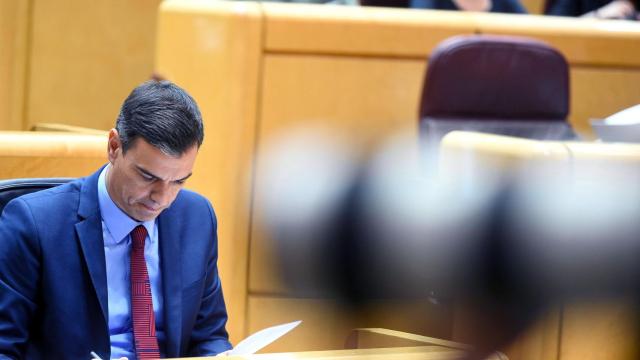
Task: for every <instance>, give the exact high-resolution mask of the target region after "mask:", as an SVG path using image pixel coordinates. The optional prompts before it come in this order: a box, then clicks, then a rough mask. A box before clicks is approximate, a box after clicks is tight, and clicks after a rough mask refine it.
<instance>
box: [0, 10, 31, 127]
mask: <svg viewBox="0 0 640 360" xmlns="http://www.w3.org/2000/svg"><path fill="white" fill-rule="evenodd" d="M31 3H32V1H30V0H24V1H15V0H0V44H2V46H1V49H2V51H0V129H1V130H25V129H24V126H23V110H24V109H23V107H24V91H25V79H26V78H25V76H26V64H27V48H28V29H29V28H28V25H29V15H30V13H29V8H30V6H31Z"/></svg>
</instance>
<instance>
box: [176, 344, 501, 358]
mask: <svg viewBox="0 0 640 360" xmlns="http://www.w3.org/2000/svg"><path fill="white" fill-rule="evenodd" d="M214 358H215V357H206V359H214ZM464 358H465V352H464V351H461V350H459V349H451V348H445V347H442V346H414V347H398V348H385V349H350V350H328V351H303V352H283V353H273V354H255V355H247V356H230V357H228V358H227V359H229V360H242V359H246V360H252V359H256V360H290V359H314V360H369V359H373V360H386V359H389V360H454V359H460V360H462V359H464ZM185 359H187V358H185ZM189 359H196V358H189ZM197 359H203V358H202V357H199V358H197ZM487 360H502V359H498V358H490V359H487Z"/></svg>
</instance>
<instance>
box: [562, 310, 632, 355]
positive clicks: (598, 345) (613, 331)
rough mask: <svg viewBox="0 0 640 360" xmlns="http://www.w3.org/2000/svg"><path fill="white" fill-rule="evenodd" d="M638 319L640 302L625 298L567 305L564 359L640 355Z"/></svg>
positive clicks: (564, 323) (563, 329)
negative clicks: (639, 303) (632, 301)
mask: <svg viewBox="0 0 640 360" xmlns="http://www.w3.org/2000/svg"><path fill="white" fill-rule="evenodd" d="M637 319H638V312H637V304H635V303H631V302H629V301H625V300H601V301H595V302H593V303H576V304H572V305H570V306H566V307H565V310H564V316H563V322H562V345H561V348H560V359H561V360H577V359H582V360H608V359H637V358H638V355H640V351H639V350H640V346H638V338H637V336H634V334H635V335H637V334H638V323H637Z"/></svg>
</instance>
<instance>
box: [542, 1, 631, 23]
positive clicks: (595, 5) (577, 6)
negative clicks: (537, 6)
mask: <svg viewBox="0 0 640 360" xmlns="http://www.w3.org/2000/svg"><path fill="white" fill-rule="evenodd" d="M638 3H639V2H638V1H637V0H634V1H631V0H613V1H611V0H551V1H550V4H549V5H548V7H547V9H548V10H547V11H546V14H547V15H558V16H576V17H583V18H597V19H626V20H637V19H638Z"/></svg>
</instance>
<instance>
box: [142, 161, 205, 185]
mask: <svg viewBox="0 0 640 360" xmlns="http://www.w3.org/2000/svg"><path fill="white" fill-rule="evenodd" d="M135 167H136V169H138V171H140V172H141V173H143V174H145V175H147V176H150V177H152V178H154V179H158V180H163V181H164V179H162V178H161V177H159V176H157V175H155V174H153V173H152V172H150V171H148V170H145V169H144V168H143V167H141V166H139V165H135ZM191 175H193V173H189V175H187V176H185V177H183V178H182V179H178V180H174V181H176V182H183V181H185V180H187V179H188V178H190V177H191Z"/></svg>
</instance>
